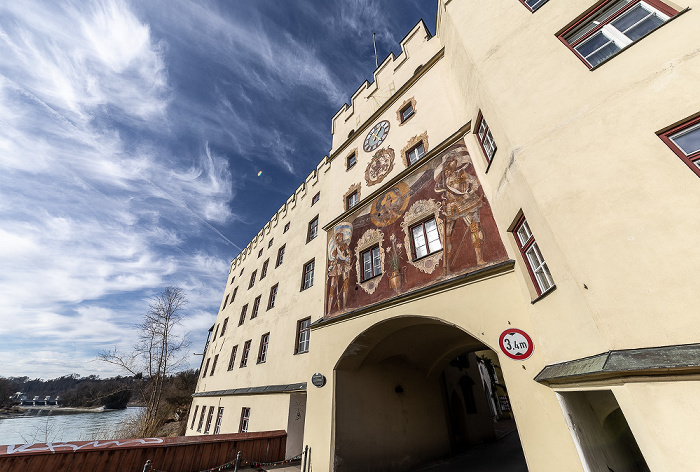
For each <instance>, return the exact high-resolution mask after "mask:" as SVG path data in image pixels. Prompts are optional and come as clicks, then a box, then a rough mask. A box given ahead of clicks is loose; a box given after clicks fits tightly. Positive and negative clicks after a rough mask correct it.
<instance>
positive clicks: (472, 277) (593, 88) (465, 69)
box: [187, 0, 700, 472]
mask: <svg viewBox="0 0 700 472" xmlns="http://www.w3.org/2000/svg"><path fill="white" fill-rule="evenodd" d="M699 7H700V1H698V0H686V3H683V4H678V3H673V2H669V1H663V2H662V1H658V0H644V1H639V0H618V1H614V0H605V1H598V2H594V1H592V0H571V1H567V2H562V1H559V0H539V1H538V0H493V1H490V2H477V1H475V0H440V1H439V2H438V17H437V28H436V34H435V36H431V35H430V33H429V32H428V31H427V29H426V27H425V25H424V24H423V23H422V22H419V23H418V24H417V25H416V26H415V27H414V28H413V29H412V30H411V31H410V32H409V33H408V34H407V35H406V37H405V38H404V39H403V40H402V42H401V51H402V52H401V54H399V55H398V56H396V57H394V56H393V55H390V56H389V57H388V58H387V59H386V60H385V61H384V62H383V63H382V64H381V65H380V66H379V67H378V69H377V70H376V71H375V73H374V81H373V82H372V83H368V82H366V83H364V84H362V86H360V88H359V89H358V90H357V91H356V92H355V93H354V94H353V96H352V100H351V102H350V104H346V105H344V106H343V107H342V108H341V109H340V110H339V111H338V113H337V114H336V115H335V116H334V117H333V119H332V133H333V140H332V149H331V150H330V152H329V154H328V156H326V157H324V159H323V160H322V161H321V162H320V163H319V164H318V166H317V168H316V169H315V170H314V171H313V172H312V173H311V174H310V175H309V176H308V177H307V179H306V181H305V182H303V183H302V184H301V185H300V186H299V188H298V189H297V191H296V192H295V193H294V195H292V196H291V197H290V198H289V199H288V200H287V202H285V203H284V204H283V205H282V207H281V208H280V210H279V211H278V212H277V214H276V215H274V217H273V218H272V219H271V220H270V222H269V223H268V224H267V225H266V226H265V227H264V228H263V229H262V230H261V231H260V232H259V233H258V235H257V236H256V238H255V239H254V240H253V241H251V242H250V244H249V245H248V246H247V247H246V248H245V250H244V251H242V252H241V254H239V255H238V256H237V257H236V258H235V259H234V260H233V261H232V263H231V268H230V272H229V274H228V279H227V284H226V289H225V291H224V296H223V300H222V306H221V309H220V312H219V314H218V317H217V320H216V324H215V325H214V327H213V328H212V332H211V334H210V338H209V341H208V343H207V347H206V350H205V355H204V359H203V363H202V372H201V376H200V380H199V383H198V386H197V390H196V393H195V394H194V400H193V404H192V408H191V412H190V415H191V416H190V419H189V424H188V432H187V434H216V433H218V432H221V433H224V432H236V431H265V430H278V429H284V430H286V431H287V433H288V439H287V451H288V454H287V455H288V457H292V456H294V455H296V454H298V453H299V452H301V450H302V448H303V446H305V445H308V446H309V447H310V448H311V450H312V455H311V458H310V460H311V463H312V464H313V467H314V468H315V469H316V470H336V471H355V470H392V471H393V470H396V471H400V470H412V469H414V468H417V467H419V466H420V465H421V464H424V463H427V462H429V461H431V460H434V459H436V458H440V457H445V456H447V455H449V454H451V453H454V452H455V451H459V450H462V449H464V448H466V447H469V446H471V445H474V444H479V443H483V442H486V441H490V440H493V439H494V438H495V437H496V434H497V428H496V426H495V425H498V424H499V423H501V422H503V421H512V420H511V418H514V420H515V422H516V423H517V429H518V434H519V436H520V441H521V444H522V448H523V452H524V455H525V458H526V460H527V465H528V468H529V470H531V471H552V470H566V471H603V472H607V471H608V470H614V471H616V472H618V471H633V470H635V471H636V470H652V471H666V470H668V471H671V470H695V469H696V468H697V463H698V462H699V461H700V453H698V452H697V450H696V448H694V444H695V442H696V439H697V438H698V437H700V431H699V429H700V427H698V425H699V424H700V413H698V411H697V409H695V408H694V407H693V406H692V405H693V404H692V399H693V398H700V378H699V377H698V373H699V372H700V369H699V368H700V344H698V343H700V328H698V323H697V322H696V320H695V319H694V318H695V312H696V308H695V307H696V306H698V305H699V302H700V295H698V291H697V290H695V286H694V285H695V283H694V277H693V276H694V274H695V271H696V267H697V265H698V262H699V261H700V249H698V246H697V242H696V235H697V234H698V233H699V232H700V217H698V212H697V210H696V208H698V206H700V191H698V190H699V189H700V180H698V179H699V178H700V98H698V94H696V93H694V91H697V90H698V77H700V52H698V51H699V50H698V49H697V44H700V27H699V25H700V18H699V17H698V16H697V15H698V13H697V11H698V10H700V8H699ZM312 379H313V381H312Z"/></svg>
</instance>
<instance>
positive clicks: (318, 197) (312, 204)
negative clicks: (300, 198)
mask: <svg viewBox="0 0 700 472" xmlns="http://www.w3.org/2000/svg"><path fill="white" fill-rule="evenodd" d="M320 199H321V192H318V193H317V194H316V195H314V198H312V199H311V206H314V205H316V204H317V203H318V201H319V200H320Z"/></svg>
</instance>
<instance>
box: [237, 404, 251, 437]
mask: <svg viewBox="0 0 700 472" xmlns="http://www.w3.org/2000/svg"><path fill="white" fill-rule="evenodd" d="M249 421H250V408H248V407H247V406H244V407H243V409H242V410H241V425H240V426H239V427H238V432H239V433H247V432H248V422H249Z"/></svg>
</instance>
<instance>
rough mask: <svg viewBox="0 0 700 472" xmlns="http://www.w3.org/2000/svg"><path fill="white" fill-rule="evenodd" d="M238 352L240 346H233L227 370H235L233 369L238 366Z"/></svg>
mask: <svg viewBox="0 0 700 472" xmlns="http://www.w3.org/2000/svg"><path fill="white" fill-rule="evenodd" d="M237 352H238V344H236V345H235V346H233V348H232V349H231V357H230V358H229V360H228V369H226V370H229V371H230V370H233V367H234V366H235V365H236V353H237Z"/></svg>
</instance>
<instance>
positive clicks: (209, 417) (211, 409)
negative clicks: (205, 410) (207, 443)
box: [204, 406, 214, 434]
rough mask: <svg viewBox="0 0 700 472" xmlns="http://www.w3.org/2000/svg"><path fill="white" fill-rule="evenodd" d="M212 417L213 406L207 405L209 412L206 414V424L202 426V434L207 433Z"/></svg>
mask: <svg viewBox="0 0 700 472" xmlns="http://www.w3.org/2000/svg"><path fill="white" fill-rule="evenodd" d="M213 418H214V407H213V406H210V407H209V414H207V425H206V426H205V427H204V434H209V429H210V428H211V420H212V419H213Z"/></svg>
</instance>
